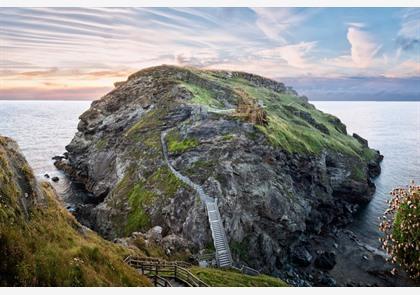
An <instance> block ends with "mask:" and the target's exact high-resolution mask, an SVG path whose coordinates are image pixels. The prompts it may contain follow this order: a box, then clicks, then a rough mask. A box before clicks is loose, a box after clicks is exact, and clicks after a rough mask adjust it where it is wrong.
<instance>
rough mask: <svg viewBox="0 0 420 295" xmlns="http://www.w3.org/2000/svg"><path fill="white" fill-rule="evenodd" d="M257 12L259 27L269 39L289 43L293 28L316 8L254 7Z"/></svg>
mask: <svg viewBox="0 0 420 295" xmlns="http://www.w3.org/2000/svg"><path fill="white" fill-rule="evenodd" d="M252 9H253V10H254V12H255V14H256V17H257V20H256V25H257V27H258V28H259V29H260V30H261V31H262V32H263V33H264V34H265V36H266V37H267V38H269V39H272V40H276V41H279V42H281V43H283V44H285V43H287V37H290V36H292V33H291V31H290V30H291V28H293V27H296V26H298V25H300V24H302V23H303V22H304V21H306V20H307V19H308V18H309V17H310V16H311V15H312V14H313V13H314V12H316V10H314V9H312V10H302V9H293V8H252Z"/></svg>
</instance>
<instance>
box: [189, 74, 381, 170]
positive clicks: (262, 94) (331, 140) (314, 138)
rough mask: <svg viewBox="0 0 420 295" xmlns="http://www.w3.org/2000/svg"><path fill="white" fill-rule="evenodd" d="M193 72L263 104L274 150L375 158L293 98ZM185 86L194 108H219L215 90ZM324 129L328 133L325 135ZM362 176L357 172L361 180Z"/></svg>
mask: <svg viewBox="0 0 420 295" xmlns="http://www.w3.org/2000/svg"><path fill="white" fill-rule="evenodd" d="M191 72H192V73H194V74H196V75H197V76H199V77H200V78H202V79H205V80H208V81H211V83H212V85H218V86H220V87H223V88H225V89H232V90H234V89H240V90H241V91H243V92H245V93H246V94H247V95H248V96H249V97H251V98H253V99H255V100H256V101H262V102H263V103H264V106H265V110H266V111H267V114H268V119H269V124H268V126H258V128H259V130H260V132H262V133H263V134H264V135H265V136H266V137H267V138H268V139H269V141H270V142H271V144H273V145H275V146H279V147H281V148H283V149H285V150H287V151H289V152H291V153H310V154H319V153H320V152H321V151H322V150H324V149H331V150H334V151H336V152H339V153H343V154H346V155H350V156H353V157H356V158H359V159H360V160H368V161H369V160H372V159H373V158H374V157H375V153H374V152H373V151H372V150H370V149H367V148H365V147H363V146H362V145H361V144H360V143H359V142H358V141H357V140H356V139H354V138H353V137H351V136H349V135H346V134H344V133H343V132H342V131H341V129H342V127H343V125H342V123H339V120H338V119H337V118H336V117H334V116H332V115H330V114H326V113H323V112H322V111H319V110H317V109H315V108H314V107H313V106H312V105H310V104H308V103H306V102H304V101H303V100H301V99H299V98H298V97H296V96H295V95H293V94H289V93H286V92H284V93H279V92H275V91H273V90H271V89H269V88H264V87H258V86H255V85H253V84H252V83H251V82H250V81H247V80H246V79H244V78H239V77H234V78H229V79H226V78H225V77H223V76H222V75H221V74H220V72H217V71H205V70H196V69H191ZM182 85H184V86H185V87H186V88H187V89H189V90H190V91H191V92H192V93H193V94H194V96H193V98H192V102H193V103H194V104H203V105H207V106H213V107H214V106H216V105H217V96H216V93H215V92H214V91H213V90H211V89H206V88H203V87H201V86H197V85H194V84H192V83H191V82H188V83H187V82H185V81H182ZM218 107H222V106H218ZM293 110H295V111H296V112H295V113H294V112H293ZM301 114H306V115H305V116H302V115H301ZM321 127H322V128H321ZM323 129H325V131H322V130H323ZM361 173H362V172H360V171H357V172H356V174H359V176H360V174H361Z"/></svg>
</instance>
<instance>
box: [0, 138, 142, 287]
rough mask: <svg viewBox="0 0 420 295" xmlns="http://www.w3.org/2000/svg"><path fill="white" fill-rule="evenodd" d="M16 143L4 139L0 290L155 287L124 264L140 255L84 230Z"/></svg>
mask: <svg viewBox="0 0 420 295" xmlns="http://www.w3.org/2000/svg"><path fill="white" fill-rule="evenodd" d="M10 144H12V142H11V141H10V140H8V139H5V138H1V137H0V286H150V282H149V280H148V279H147V278H145V277H143V276H140V275H138V274H137V273H136V271H135V270H133V269H131V268H130V267H128V266H127V265H126V264H125V263H124V262H123V258H124V257H125V256H126V255H128V254H135V253H132V252H133V251H134V250H127V249H126V248H123V247H121V246H118V245H116V244H113V243H111V242H108V241H105V240H104V239H102V238H101V237H99V236H98V235H97V234H95V233H94V232H92V231H91V230H89V229H87V228H84V227H82V226H81V225H80V224H79V223H78V222H77V221H76V220H75V218H74V217H73V216H72V215H71V214H69V213H68V212H67V211H66V210H65V209H63V207H62V206H61V204H60V203H59V202H58V201H57V197H56V194H55V191H54V190H53V188H52V187H51V186H50V185H49V184H48V183H41V184H40V185H39V186H38V185H37V184H36V181H35V179H34V176H33V174H32V171H31V170H30V168H29V166H27V163H26V161H25V160H24V159H23V157H22V156H20V155H19V154H18V153H17V151H16V150H12V149H10V148H8V147H7V145H10ZM20 168H23V169H20ZM23 176H24V178H25V179H24V178H22V177H23ZM37 186H38V188H37Z"/></svg>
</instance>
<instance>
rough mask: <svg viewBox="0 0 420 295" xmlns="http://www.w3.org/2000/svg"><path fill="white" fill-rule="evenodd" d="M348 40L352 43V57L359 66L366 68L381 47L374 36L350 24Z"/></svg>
mask: <svg viewBox="0 0 420 295" xmlns="http://www.w3.org/2000/svg"><path fill="white" fill-rule="evenodd" d="M347 40H348V41H349V43H350V45H351V59H352V61H353V62H354V64H355V65H356V66H357V67H360V68H366V67H368V66H370V65H371V64H372V62H373V58H374V57H375V55H376V54H377V53H378V51H379V50H380V49H381V45H378V44H376V43H375V42H374V41H373V39H372V37H371V36H370V35H369V34H368V33H367V32H364V31H362V30H360V29H359V28H358V27H354V26H350V27H349V28H348V30H347Z"/></svg>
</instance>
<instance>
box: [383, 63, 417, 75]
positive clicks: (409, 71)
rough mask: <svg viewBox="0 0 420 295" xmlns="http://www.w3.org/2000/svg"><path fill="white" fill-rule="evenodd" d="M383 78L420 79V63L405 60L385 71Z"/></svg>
mask: <svg viewBox="0 0 420 295" xmlns="http://www.w3.org/2000/svg"><path fill="white" fill-rule="evenodd" d="M384 76H385V77H389V78H402V77H416V76H417V77H420V62H418V61H415V60H405V61H403V62H402V63H400V64H397V65H396V66H394V67H392V68H391V69H389V70H387V71H386V72H385V74H384Z"/></svg>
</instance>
